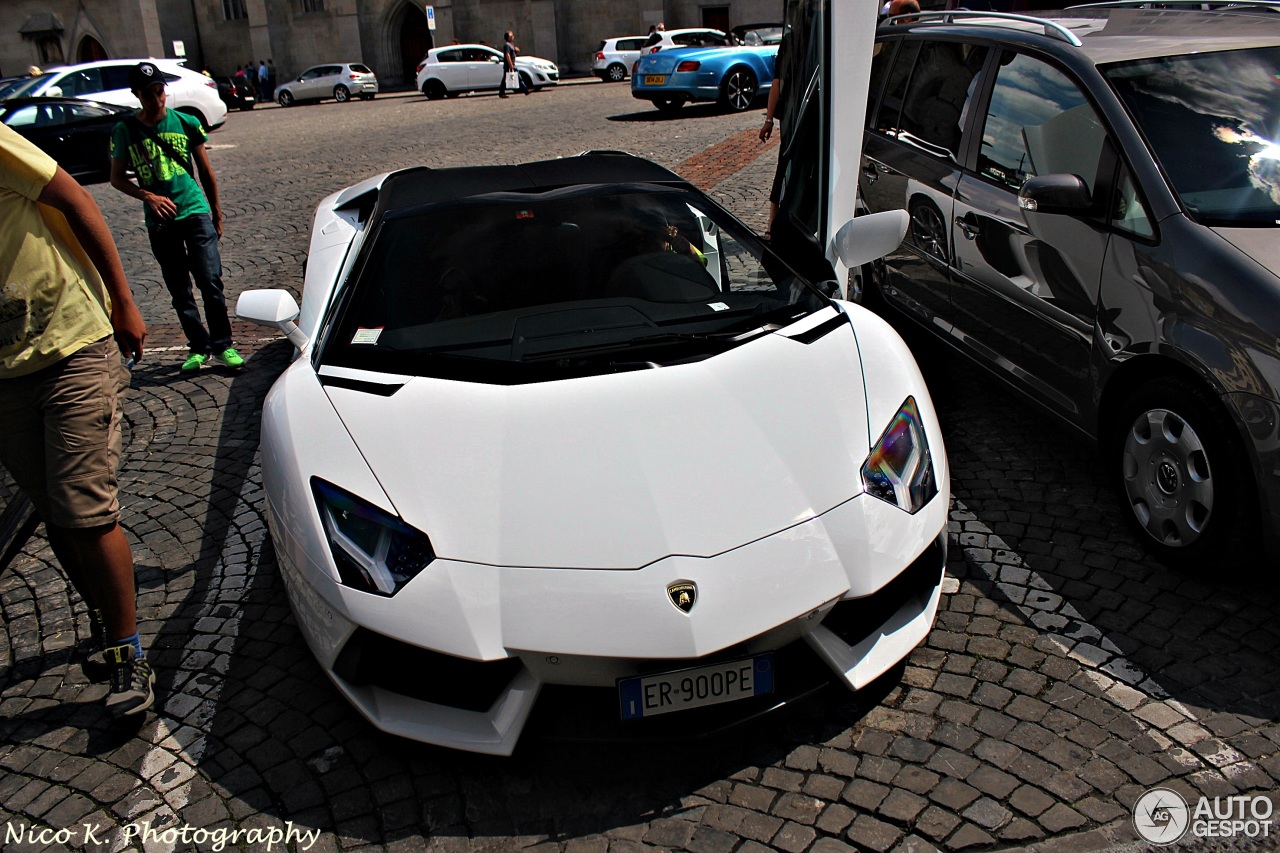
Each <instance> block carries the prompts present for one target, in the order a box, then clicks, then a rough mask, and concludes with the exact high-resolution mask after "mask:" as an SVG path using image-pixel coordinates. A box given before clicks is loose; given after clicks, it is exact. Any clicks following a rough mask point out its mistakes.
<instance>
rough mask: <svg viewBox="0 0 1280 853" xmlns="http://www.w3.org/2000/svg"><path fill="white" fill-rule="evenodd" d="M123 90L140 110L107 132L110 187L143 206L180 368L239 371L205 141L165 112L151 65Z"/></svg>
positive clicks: (190, 121) (187, 121) (195, 128)
mask: <svg viewBox="0 0 1280 853" xmlns="http://www.w3.org/2000/svg"><path fill="white" fill-rule="evenodd" d="M129 88H130V89H132V90H133V94H134V95H135V96H136V97H137V98H138V100H139V101H141V102H142V109H141V110H139V111H138V112H137V113H135V114H134V115H132V116H130V117H129V118H127V119H125V120H124V121H122V122H120V123H119V124H117V125H116V126H115V128H114V130H112V132H111V186H113V187H115V188H116V189H118V190H120V192H122V193H124V194H125V195H127V196H132V197H133V198H136V199H138V200H139V201H141V202H143V204H144V205H145V207H144V208H143V210H144V214H145V220H146V223H147V233H148V235H149V236H150V238H151V251H152V253H153V254H154V255H155V256H156V261H158V262H159V264H160V273H161V275H162V276H163V277H164V283H165V286H166V287H167V288H168V289H169V296H170V297H172V299H173V307H174V310H175V311H177V312H178V321H179V322H180V323H181V324H182V331H183V332H184V333H185V334H186V336H187V347H188V349H189V352H188V354H187V359H186V360H185V361H184V362H183V363H182V370H183V371H184V372H188V373H191V372H195V371H197V370H199V369H200V368H201V367H202V366H203V365H204V364H205V363H206V362H208V361H210V360H212V361H213V362H214V363H215V364H222V365H224V366H226V367H241V366H242V365H243V364H244V359H243V358H241V357H240V354H239V353H238V352H236V351H235V349H233V348H232V346H231V321H230V320H229V319H228V317H227V300H226V297H225V296H224V295H223V292H222V257H221V256H220V255H219V254H218V238H219V237H221V236H222V209H221V207H220V206H219V204H218V182H217V179H216V178H215V177H214V175H213V167H212V166H210V165H209V156H208V154H207V153H206V152H205V148H204V143H205V140H206V139H208V137H207V136H206V135H205V132H204V128H203V127H201V126H200V122H199V121H198V120H197V119H194V118H192V117H191V116H188V115H186V114H184V113H181V112H178V111H177V110H170V109H168V108H167V107H166V94H165V78H164V73H163V72H161V71H160V69H159V68H157V67H156V66H155V64H154V63H151V62H139V63H138V64H137V65H136V66H135V67H134V68H132V69H130V70H129ZM129 169H133V171H134V174H135V175H137V178H138V182H137V183H136V184H135V183H134V182H133V181H131V180H129V177H128V174H127V170H129ZM196 172H198V173H199V177H200V183H199V184H197V183H196V179H195V177H194V175H195V173H196ZM202 186H203V187H204V191H203V192H202V191H201V187H202ZM192 277H194V278H195V283H196V287H197V288H199V290H200V294H201V296H202V297H204V316H205V320H207V321H208V323H209V328H208V330H206V329H205V327H204V325H203V323H201V322H200V312H199V310H198V309H197V307H196V300H195V297H194V295H193V294H192V291H191V279H192Z"/></svg>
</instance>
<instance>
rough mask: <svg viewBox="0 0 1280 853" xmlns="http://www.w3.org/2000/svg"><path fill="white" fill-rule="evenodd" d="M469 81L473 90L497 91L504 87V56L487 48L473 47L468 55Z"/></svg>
mask: <svg viewBox="0 0 1280 853" xmlns="http://www.w3.org/2000/svg"><path fill="white" fill-rule="evenodd" d="M467 79H468V80H469V81H470V86H471V88H472V89H496V88H498V87H499V86H500V85H502V54H501V53H499V52H498V51H496V50H490V49H489V48H487V47H473V48H471V50H470V51H469V52H468V55H467Z"/></svg>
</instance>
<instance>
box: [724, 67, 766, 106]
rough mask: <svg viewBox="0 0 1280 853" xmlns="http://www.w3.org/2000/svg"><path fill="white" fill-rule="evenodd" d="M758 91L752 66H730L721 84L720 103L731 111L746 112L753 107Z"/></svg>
mask: <svg viewBox="0 0 1280 853" xmlns="http://www.w3.org/2000/svg"><path fill="white" fill-rule="evenodd" d="M758 91H759V84H758V83H757V82H756V75H755V74H753V73H751V69H750V68H743V67H741V66H739V67H737V68H730V69H729V73H728V74H726V75H725V76H724V81H723V82H722V83H721V84H720V103H721V104H723V105H724V107H725V109H727V110H730V111H731V112H735V113H740V112H744V111H746V110H749V109H751V105H752V104H753V103H755V100H756V93H757V92H758Z"/></svg>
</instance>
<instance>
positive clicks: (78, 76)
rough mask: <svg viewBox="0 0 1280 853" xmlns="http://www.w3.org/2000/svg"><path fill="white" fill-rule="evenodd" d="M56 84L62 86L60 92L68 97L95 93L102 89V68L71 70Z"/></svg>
mask: <svg viewBox="0 0 1280 853" xmlns="http://www.w3.org/2000/svg"><path fill="white" fill-rule="evenodd" d="M57 85H59V86H61V87H62V94H63V95H64V96H65V97H68V98H83V97H85V96H86V95H96V94H97V93H98V92H101V91H102V69H100V68H81V69H80V70H79V71H72V72H71V73H70V74H68V75H67V76H65V77H63V78H62V80H61V81H59V82H58V84H57Z"/></svg>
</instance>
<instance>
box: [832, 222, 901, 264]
mask: <svg viewBox="0 0 1280 853" xmlns="http://www.w3.org/2000/svg"><path fill="white" fill-rule="evenodd" d="M910 222H911V217H910V216H909V215H908V214H907V212H906V211H905V210H885V211H881V212H880V213H870V214H867V215H866V216H855V217H854V218H853V219H850V220H849V221H848V222H846V223H845V224H844V225H842V226H841V227H840V230H839V231H837V232H836V236H835V237H834V238H832V243H833V248H834V249H835V253H836V257H838V258H839V259H840V262H841V263H843V264H844V265H845V266H846V267H848V268H849V269H856V268H857V267H860V266H862V265H863V264H869V263H871V262H872V261H874V260H876V259H877V258H883V257H884V256H885V255H887V254H889V253H890V252H892V251H893V250H894V249H896V248H898V246H900V245H901V244H902V238H903V237H904V236H906V233H907V225H908V224H909V223H910Z"/></svg>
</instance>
